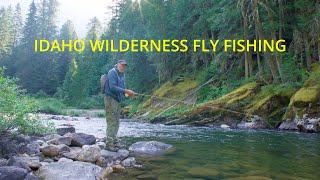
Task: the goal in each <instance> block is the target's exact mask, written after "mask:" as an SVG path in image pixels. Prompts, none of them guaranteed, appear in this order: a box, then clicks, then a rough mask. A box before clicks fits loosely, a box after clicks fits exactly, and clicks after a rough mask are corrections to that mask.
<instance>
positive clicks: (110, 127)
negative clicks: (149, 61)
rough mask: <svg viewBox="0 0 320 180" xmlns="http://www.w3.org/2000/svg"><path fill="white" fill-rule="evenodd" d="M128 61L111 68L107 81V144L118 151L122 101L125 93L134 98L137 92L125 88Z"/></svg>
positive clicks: (110, 148) (108, 147)
mask: <svg viewBox="0 0 320 180" xmlns="http://www.w3.org/2000/svg"><path fill="white" fill-rule="evenodd" d="M126 66H127V62H126V61H125V60H119V61H118V63H117V64H116V65H115V66H114V67H113V68H112V69H110V70H109V72H108V74H107V81H106V83H105V97H104V103H105V110H106V121H107V130H106V144H107V149H109V150H111V151H117V150H118V149H119V148H120V142H119V139H118V138H117V133H118V129H119V119H120V110H121V106H120V103H121V102H122V101H123V100H124V97H125V95H126V96H129V97H131V98H133V97H134V96H135V92H134V91H132V90H129V89H126V88H125V76H124V72H125V70H126Z"/></svg>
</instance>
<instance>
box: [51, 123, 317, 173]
mask: <svg viewBox="0 0 320 180" xmlns="http://www.w3.org/2000/svg"><path fill="white" fill-rule="evenodd" d="M52 121H53V122H54V123H55V125H56V126H60V125H61V124H72V125H74V127H75V128H76V131H77V132H83V133H88V134H93V135H95V136H96V137H99V138H102V137H104V136H105V127H106V123H105V120H104V118H90V119H86V118H81V117H77V118H76V120H52ZM118 136H119V137H121V138H122V139H123V140H124V141H125V142H126V144H127V145H130V144H131V143H133V142H136V141H140V140H157V141H162V142H165V143H169V144H172V145H173V146H175V149H176V150H175V151H174V152H171V153H168V154H166V155H164V156H162V157H159V158H155V159H138V162H141V164H143V165H144V168H142V169H129V170H128V171H127V172H126V173H124V174H122V175H116V176H115V177H114V179H131V178H132V179H137V178H138V179H232V178H234V179H241V178H243V179H318V178H319V177H320V134H306V133H297V132H284V131H267V130H263V131H253V130H226V129H217V128H211V127H188V126H183V125H181V126H180V125H179V126H166V125H161V124H149V123H140V122H136V121H134V120H130V119H125V120H121V123H120V129H119V133H118Z"/></svg>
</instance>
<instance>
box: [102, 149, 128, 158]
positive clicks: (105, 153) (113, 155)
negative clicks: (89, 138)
mask: <svg viewBox="0 0 320 180" xmlns="http://www.w3.org/2000/svg"><path fill="white" fill-rule="evenodd" d="M101 156H102V157H104V158H105V159H106V160H108V161H115V160H120V161H122V160H123V159H125V158H127V157H128V156H129V151H128V150H126V149H119V150H118V151H117V152H113V151H108V150H101Z"/></svg>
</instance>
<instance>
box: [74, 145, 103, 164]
mask: <svg viewBox="0 0 320 180" xmlns="http://www.w3.org/2000/svg"><path fill="white" fill-rule="evenodd" d="M100 150H101V149H100V148H99V146H98V145H84V146H83V147H82V150H81V151H80V153H79V155H78V157H77V159H78V160H79V161H83V162H91V163H95V162H96V161H97V160H98V159H99V157H100V156H101V153H100Z"/></svg>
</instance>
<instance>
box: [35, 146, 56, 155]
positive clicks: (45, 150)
mask: <svg viewBox="0 0 320 180" xmlns="http://www.w3.org/2000/svg"><path fill="white" fill-rule="evenodd" d="M40 150H41V152H42V154H43V155H45V156H48V157H55V156H58V155H59V147H58V146H56V145H47V146H44V147H42V148H41V149H40Z"/></svg>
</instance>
